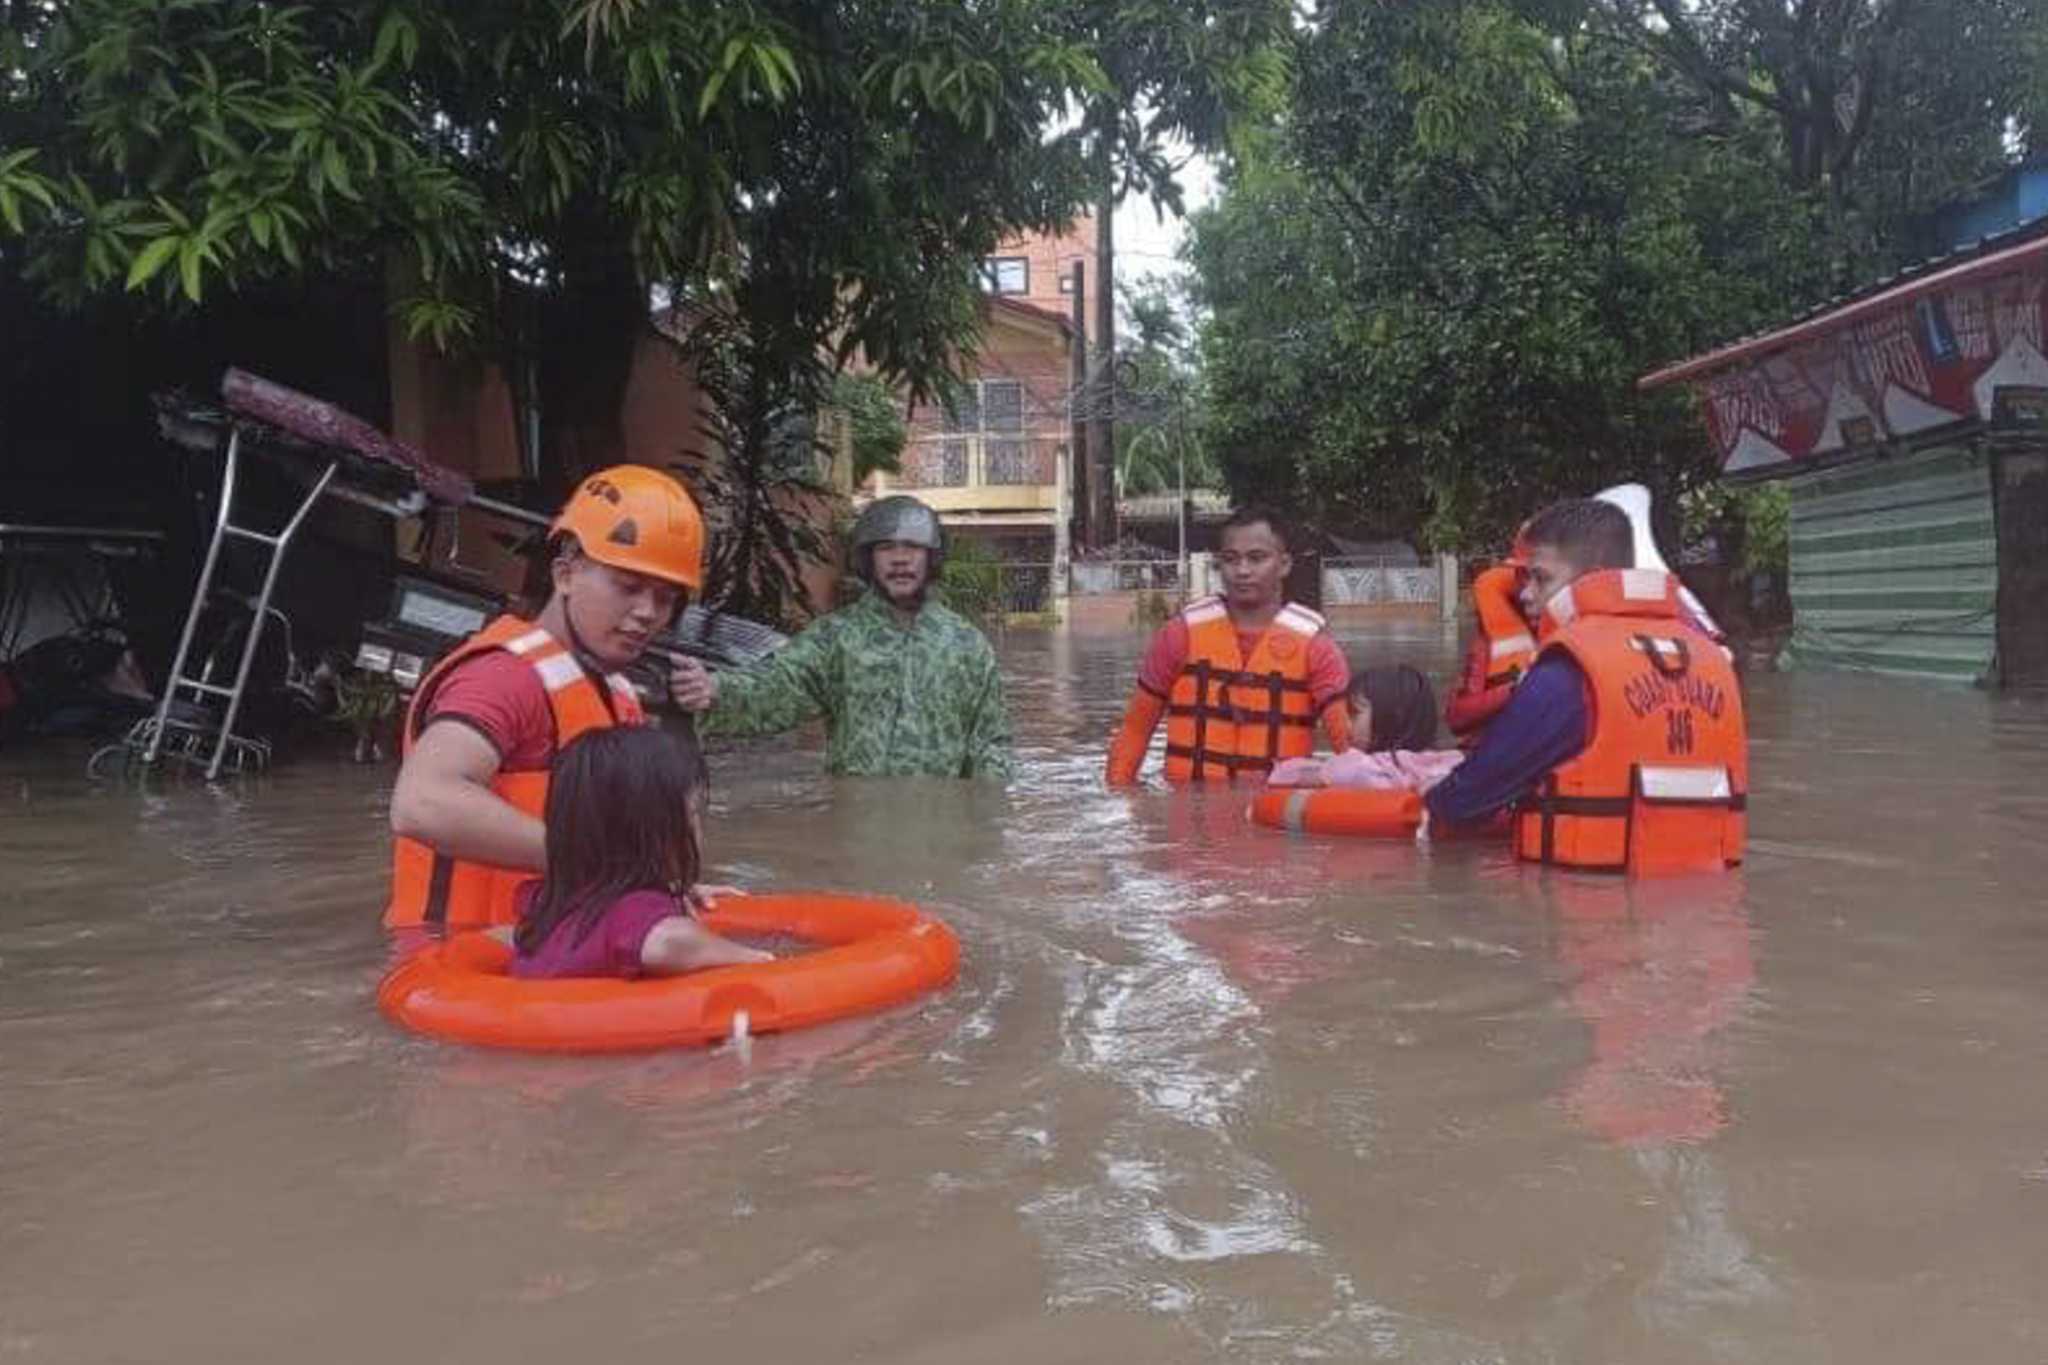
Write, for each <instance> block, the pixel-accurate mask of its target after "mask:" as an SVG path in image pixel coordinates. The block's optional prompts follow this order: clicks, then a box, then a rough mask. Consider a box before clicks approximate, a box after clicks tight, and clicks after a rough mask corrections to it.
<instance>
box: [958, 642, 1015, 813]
mask: <svg viewBox="0 0 2048 1365" xmlns="http://www.w3.org/2000/svg"><path fill="white" fill-rule="evenodd" d="M960 775H961V776H962V777H979V778H985V779H988V780H989V781H993V782H1008V781H1009V780H1010V779H1011V778H1013V777H1015V776H1016V775H1017V761H1016V758H1015V756H1014V755H1013V754H1012V753H1011V751H1010V708H1009V706H1008V705H1007V704H1006V703H1005V702H1004V700H1003V673H1002V670H1001V669H1000V668H998V667H997V666H996V656H995V651H994V650H992V649H989V648H988V646H987V645H986V644H984V645H983V646H982V669H981V681H980V686H979V687H978V688H977V689H976V696H975V698H974V701H973V702H972V704H971V706H970V709H969V712H968V716H967V770H966V771H965V772H963V773H961V774H960Z"/></svg>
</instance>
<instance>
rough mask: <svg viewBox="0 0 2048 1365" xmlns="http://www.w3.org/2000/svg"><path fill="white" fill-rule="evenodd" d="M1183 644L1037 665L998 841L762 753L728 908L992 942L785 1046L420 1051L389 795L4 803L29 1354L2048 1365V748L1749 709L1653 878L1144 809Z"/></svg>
mask: <svg viewBox="0 0 2048 1365" xmlns="http://www.w3.org/2000/svg"><path fill="white" fill-rule="evenodd" d="M1350 643H1352V644H1354V645H1355V646H1358V647H1360V648H1363V649H1365V650H1367V651H1368V652H1370V653H1371V654H1373V655H1374V657H1377V658H1380V659H1383V660H1384V659H1391V658H1395V657H1406V658H1410V659H1414V660H1417V661H1419V662H1423V663H1425V664H1427V665H1430V666H1432V667H1434V668H1436V669H1438V670H1439V671H1440V672H1441V671H1442V670H1444V669H1445V668H1447V667H1448V665H1449V664H1450V662H1451V660H1452V657H1453V649H1452V647H1451V644H1450V642H1447V641H1445V640H1443V639H1441V638H1440V637H1439V636H1438V635H1436V634H1435V633H1434V632H1433V631H1431V632H1425V633H1419V634H1418V633H1413V632H1410V633H1408V634H1405V635H1404V634H1401V633H1398V632H1395V631H1392V630H1387V631H1381V632H1378V633H1375V634H1369V635H1359V636H1356V637H1354V638H1353V639H1352V640H1351V641H1350ZM1139 645H1140V641H1139V640H1138V639H1137V638H1136V637H1135V636H1132V637H1126V638H1104V639H1087V638H1080V639H1071V638H1063V637H1057V636H1052V635H1047V634H1038V633H1025V632H1013V633H1011V634H1010V635H1009V636H1008V638H1007V639H1006V640H1005V641H1004V643H1003V646H1002V654H1003V659H1004V663H1005V666H1006V669H1007V671H1008V675H1009V678H1010V685H1011V695H1012V699H1013V705H1014V709H1015V711H1016V715H1017V729H1018V735H1019V747H1020V757H1021V760H1022V766H1023V770H1024V776H1023V778H1022V780H1021V781H1020V782H1019V783H1018V784H1017V786H1016V788H1015V790H1014V791H1013V792H1011V793H1010V794H1009V795H1008V796H1007V797H1005V796H1001V795H998V794H995V793H990V792H983V791H974V790H969V789H966V788H963V787H962V786H960V785H957V784H950V783H886V784H884V783H863V782H832V781H829V780H827V779H824V778H823V777H821V776H819V775H818V767H817V758H816V756H815V752H814V751H813V750H812V749H810V748H808V747H807V746H806V744H805V743H803V742H799V741H791V742H776V743H772V744H765V745H755V746H749V747H746V748H743V749H732V750H727V751H724V752H722V753H721V754H720V755H719V756H718V758H717V763H716V767H717V774H718V783H717V790H716V793H715V802H716V804H715V811H714V816H713V819H712V820H711V822H710V831H709V834H710V839H711V841H712V847H711V854H712V857H713V860H714V863H715V865H716V866H715V872H716V874H717V876H718V878H719V879H720V880H734V881H739V882H743V883H747V884H752V885H757V886H778V887H817V888H830V889H839V890H865V891H873V892H877V893H885V894H890V895H896V896H903V897H908V898H910V899H913V900H916V901H919V902H921V903H922V904H924V905H926V906H927V907H929V908H930V909H931V910H933V911H934V912H936V913H938V914H940V915H941V916H943V917H944V918H945V919H947V920H948V921H950V922H951V923H952V924H953V925H954V926H955V927H956V929H957V930H958V932H959V934H960V937H961V940H962V943H963V946H964V952H965V956H964V967H963V972H962V975H961V978H960V981H959V983H958V984H957V985H956V986H955V987H954V988H952V989H951V990H949V991H947V992H945V993H944V994H943V995H940V996H937V997H935V998H933V999H931V1000H929V1001H927V1002H925V1003H923V1004H920V1005H918V1006H915V1007H911V1008H907V1009H904V1010H900V1011H897V1012H895V1013H893V1014H889V1015H886V1016H880V1017H876V1018H871V1019H866V1020H861V1021H856V1022H850V1023H846V1024H841V1025H836V1026H833V1027H829V1028H824V1029H819V1030H816V1031H813V1032H808V1033H801V1034H793V1035H788V1036H783V1037H769V1038H762V1039H758V1040H755V1041H754V1042H753V1044H752V1045H751V1047H750V1048H749V1049H748V1051H747V1054H746V1055H744V1056H743V1055H741V1054H739V1053H737V1052H733V1051H730V1050H725V1051H716V1052H700V1051H689V1052H673V1053H667V1054H661V1055H655V1056H649V1057H638V1058H594V1059H592V1058H585V1059H563V1058H531V1057H521V1056H512V1055H505V1054H492V1053H484V1052H478V1051H471V1050H466V1049H463V1048H458V1047H451V1046H444V1045H439V1044H435V1043H431V1042H427V1041H424V1040H420V1039H416V1038H412V1037H408V1036H406V1035H403V1034H401V1033H399V1032H397V1031H395V1030H394V1029H392V1028H391V1027H389V1026H387V1025H386V1024H385V1023H384V1022H383V1020H382V1019H380V1018H379V1017H378V1016H377V1014H376V1012H375V1009H374V1007H373V1003H372V991H373V988H374V985H375V982H376V979H377V976H378V974H379V971H380V969H381V968H382V966H383V963H384V960H385V953H386V949H385V945H384V943H383V941H382V938H381V936H380V934H379V931H378V929H377V915H378V912H379V909H380V905H381V896H382V893H383V889H384V877H385V858H386V854H385V832H384V809H385V799H386V794H387V788H388V785H389V781H390V770H389V769H388V768H383V769H378V768H355V767H351V766H347V765H344V764H329V763H327V762H325V761H320V762H301V763H298V764H296V765H293V766H291V767H288V768H285V769H282V770H280V771H278V772H276V773H275V774H273V775H271V776H269V777H267V778H262V779H252V780H245V781H241V782H238V783H233V784H226V785H223V786H221V787H218V788H213V789H209V788H208V787H206V786H205V785H203V784H201V783H197V782H192V781H181V780H170V779H165V778H158V779H155V780H152V781H150V782H147V783H143V784H140V785H138V784H135V783H132V782H131V783H118V782H107V783H100V784H94V783H91V782H88V781H87V780H86V778H85V776H84V770H83V754H82V752H76V751H70V750H49V751H40V752H32V753H26V754H20V753H17V754H10V755H6V756H4V757H0V876H4V890H0V1362H4V1363H5V1365H13V1362H18V1361H19V1362H64V1363H65V1365H77V1363H90V1362H130V1361H132V1362H163V1361H193V1362H206V1363H207V1365H229V1363H230V1362H242V1361H249V1362H258V1361H260V1362H266V1363H268V1362H278V1361H289V1362H294V1363H295V1365H324V1363H325V1362H337V1363H338V1362H348V1365H359V1363H360V1362H365V1361H371V1362H376V1361H385V1362H407V1363H408V1365H410V1362H428V1361H431V1362H451V1363H455V1365H461V1363H466V1362H475V1363H476V1365H505V1362H507V1361H528V1360H536V1361H538V1360H548V1359H556V1358H559V1359H565V1360H572V1361H592V1362H597V1361H602V1362H607V1365H609V1363H610V1362H639V1361H661V1362H673V1361H677V1360H706V1359H716V1358H720V1357H727V1358H732V1359H744V1360H749V1361H770V1362H789V1361H801V1360H804V1359H816V1360H833V1361H839V1360H859V1361H889V1362H897V1361H901V1362H945V1363H946V1365H980V1363H981V1362H1012V1361H1030V1362H1034V1365H1051V1362H1063V1361H1074V1362H1082V1361H1087V1362H1095V1361H1104V1360H1113V1361H1116V1362H1119V1365H1142V1363H1144V1362H1155V1361H1156V1362H1181V1361H1212V1360H1214V1361H1222V1360H1229V1361H1280V1360H1298V1359H1327V1360H1339V1361H1355V1360H1386V1361H1413V1362H1443V1363H1444V1365H1454V1363H1460V1365H1462V1363H1464V1362H1558V1363H1560V1365H1565V1363H1569V1365H1594V1363H1597V1362H1628V1363H1629V1365H1640V1363H1641V1362H1694V1361H1700V1362H1729V1361H1755V1362H1774V1363H1776V1362H1793V1361H1797V1362H1828V1361H1841V1362H1856V1365H1873V1363H1876V1362H1891V1361H1898V1362H1914V1365H1924V1362H1928V1361H1971V1362H1976V1361H1986V1362H1992V1361H1997V1362H2002V1361H2040V1360H2044V1359H2048V1302H2044V1292H2043V1291H2044V1288H2048V908H2044V888H2048V710H2044V708H2043V706H2042V704H2041V703H2039V702H2036V701H2028V700H2023V699H2001V698H1994V697H1987V696H1985V695H1983V694H1980V693H1977V692H1973V691H1969V690H1959V689H1947V688H1940V687H1936V686H1932V685H1922V684H1917V683H1912V682H1903V681H1890V680H1883V679H1871V678H1859V677H1845V676H1839V675H1835V676H1831V675H1823V674H1794V675H1782V676H1780V675H1764V676H1759V677H1755V678H1753V679H1752V680H1751V683H1750V692H1749V705H1750V713H1751V717H1752V720H1751V725H1752V736H1753V759H1752V765H1753V768H1754V771H1755V779H1754V795H1753V799H1752V803H1751V830H1752V834H1753V838H1752V842H1751V846H1750V853H1751V857H1750V860H1749V863H1748V865H1747V866H1746V867H1745V868H1744V869H1743V870H1742V871H1741V872H1740V873H1739V874H1736V875H1731V876H1729V877H1726V878H1714V879H1708V880H1705V881H1703V882H1698V883H1666V884H1663V885H1644V886H1638V887H1633V888H1632V887H1628V886H1624V885H1622V884H1621V883H1619V882H1616V881H1611V880H1605V879H1599V878H1594V877H1587V876H1579V875H1569V874H1557V873H1549V874H1546V873H1543V872H1539V871H1536V870H1533V869H1530V868H1526V867H1521V866H1517V865H1515V864H1514V863H1513V862H1511V861H1510V860H1508V859H1507V858H1506V857H1505V856H1504V854H1503V852H1502V851H1501V850H1500V849H1498V848H1487V847H1477V846H1470V845H1467V846H1458V847H1445V848H1438V849H1435V850H1433V851H1426V852H1422V851H1418V850H1416V849H1414V848H1412V847H1409V846H1406V845H1375V844H1368V843H1359V842H1353V843H1348V844H1347V843H1342V842H1329V841H1314V840H1304V839H1297V838H1290V837H1287V836H1284V835H1280V834H1275V833H1272V832H1269V831H1264V830H1259V829H1254V828H1251V827H1248V826H1246V825H1245V824H1244V823H1243V822H1242V818H1241V814H1240V807H1241V801H1239V800H1231V799H1227V798H1214V797H1211V798H1209V799H1203V798H1201V797H1195V796H1188V795H1183V794H1174V793H1169V792H1167V791H1164V790H1151V791H1145V792H1142V793H1137V794H1124V795H1119V794H1112V793H1108V792H1106V791H1104V790H1103V789H1102V787H1101V785H1100V783H1099V781H1098V767H1099V761H1100V752H1101V745H1102V741H1103V738H1104V736H1105V735H1106V733H1107V732H1108V730H1109V728H1110V726H1111V723H1112V721H1113V719H1114V717H1115V715H1116V714H1117V712H1118V710H1119V708H1120V706H1121V704H1122V700H1123V695H1124V692H1125V688H1126V686H1127V683H1128V679H1129V677H1130V675H1131V671H1132V668H1133V666H1134V659H1135V656H1136V653H1137V651H1138V648H1139Z"/></svg>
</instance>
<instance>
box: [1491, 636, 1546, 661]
mask: <svg viewBox="0 0 2048 1365" xmlns="http://www.w3.org/2000/svg"><path fill="white" fill-rule="evenodd" d="M1535 652H1536V639H1535V637H1534V636H1532V635H1511V636H1509V637H1508V638H1507V639H1505V640H1495V641H1494V642H1493V653H1492V657H1493V658H1495V659H1502V658H1506V657H1509V656H1511V655H1515V654H1534V653H1535Z"/></svg>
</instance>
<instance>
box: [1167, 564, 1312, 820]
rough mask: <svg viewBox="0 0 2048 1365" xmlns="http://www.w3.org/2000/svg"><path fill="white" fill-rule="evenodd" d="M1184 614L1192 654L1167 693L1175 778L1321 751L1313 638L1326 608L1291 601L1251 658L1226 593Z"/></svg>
mask: <svg viewBox="0 0 2048 1365" xmlns="http://www.w3.org/2000/svg"><path fill="white" fill-rule="evenodd" d="M1181 620H1182V621H1184V622H1185V623H1186V624H1187V628H1188V656H1187V660H1186V662H1185V663H1183V664H1182V665H1181V670H1180V675H1179V676H1178V677H1176V678H1175V679H1174V681H1173V692H1172V694H1171V695H1170V696H1168V698H1167V705H1166V779H1167V781H1169V782H1205V781H1207V782H1228V781H1231V780H1233V779H1235V778H1236V777H1237V776H1238V775H1239V774H1240V773H1244V774H1250V775H1256V774H1259V773H1263V772H1265V771H1266V770H1267V769H1269V768H1271V767H1272V766H1273V764H1274V763H1275V762H1276V761H1277V760H1279V759H1283V758H1302V757H1305V756H1307V755H1308V754H1310V753H1313V752H1314V751H1315V740H1316V729H1315V727H1316V715H1315V698H1314V697H1312V696H1310V695H1309V681H1308V646H1309V641H1311V640H1313V639H1315V637H1316V636H1317V635H1318V634H1320V633H1321V632H1322V630H1323V625H1324V623H1323V618H1322V617H1321V616H1318V615H1317V614H1316V613H1315V612H1312V611H1310V610H1309V609H1308V608H1307V607H1303V606H1298V605H1296V604H1295V603H1292V602H1290V603H1288V604H1287V605H1286V606H1284V607H1282V608H1281V609H1280V614H1279V615H1278V616H1276V617H1274V618H1273V624H1272V625H1271V626H1270V627H1268V628H1267V630H1266V633H1265V634H1264V635H1262V636H1260V637H1259V642H1258V645H1257V646H1256V647H1255V648H1254V649H1253V650H1252V654H1251V657H1250V658H1248V659H1247V658H1244V657H1242V656H1241V654H1240V653H1239V647H1238V638H1237V627H1236V626H1234V625H1232V624H1231V622H1230V613H1229V611H1228V610H1226V609H1225V608H1224V605H1223V599H1222V598H1220V597H1205V598H1203V599H1202V600H1200V601H1198V602H1194V603H1191V604H1189V605H1188V607H1187V608H1186V609H1185V610H1183V611H1182V612H1181Z"/></svg>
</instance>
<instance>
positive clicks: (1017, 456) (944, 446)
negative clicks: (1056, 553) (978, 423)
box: [889, 436, 1066, 488]
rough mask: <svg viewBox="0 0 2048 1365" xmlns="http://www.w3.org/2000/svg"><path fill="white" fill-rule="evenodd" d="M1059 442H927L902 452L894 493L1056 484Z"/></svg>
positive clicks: (1021, 439)
mask: <svg viewBox="0 0 2048 1365" xmlns="http://www.w3.org/2000/svg"><path fill="white" fill-rule="evenodd" d="M1065 450H1066V443H1065V442H1064V441H1053V440H1044V439H1033V438H1029V437H1023V436H930V437H922V438H919V439H918V440H915V441H912V442H911V443H910V444H909V445H907V446H905V447H904V448H903V461H902V466H903V467H902V472H901V473H899V474H896V475H893V476H891V477H890V479H889V482H890V484H891V485H892V486H894V487H897V488H975V487H983V486H996V487H1006V488H1031V487H1041V486H1050V485H1051V484H1054V483H1057V482H1058V481H1059V461H1060V457H1061V455H1062V454H1063V453H1064V452H1065Z"/></svg>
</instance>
